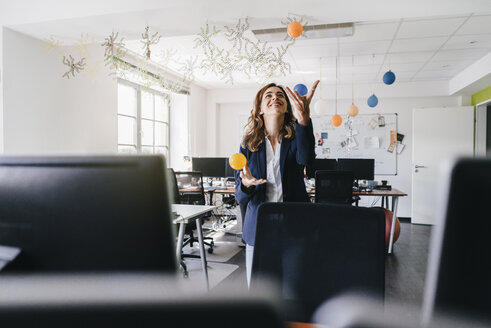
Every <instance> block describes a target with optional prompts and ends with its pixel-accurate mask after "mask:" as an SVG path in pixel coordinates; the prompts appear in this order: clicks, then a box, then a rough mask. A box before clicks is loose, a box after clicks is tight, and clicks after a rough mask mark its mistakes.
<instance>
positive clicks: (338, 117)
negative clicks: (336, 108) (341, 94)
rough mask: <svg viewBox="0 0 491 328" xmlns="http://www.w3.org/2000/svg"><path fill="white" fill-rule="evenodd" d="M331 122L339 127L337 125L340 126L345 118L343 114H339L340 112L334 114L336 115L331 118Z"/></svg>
mask: <svg viewBox="0 0 491 328" xmlns="http://www.w3.org/2000/svg"><path fill="white" fill-rule="evenodd" d="M331 123H332V125H334V126H336V127H337V126H340V125H341V123H343V119H342V118H341V115H339V114H334V115H333V116H332V118H331Z"/></svg>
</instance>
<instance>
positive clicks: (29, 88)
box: [3, 29, 117, 154]
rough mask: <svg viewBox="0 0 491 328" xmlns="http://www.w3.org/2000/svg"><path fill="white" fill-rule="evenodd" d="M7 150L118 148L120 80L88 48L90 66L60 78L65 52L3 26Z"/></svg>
mask: <svg viewBox="0 0 491 328" xmlns="http://www.w3.org/2000/svg"><path fill="white" fill-rule="evenodd" d="M3 41H4V58H3V63H4V81H3V83H4V113H3V114H4V151H5V153H6V154H63V153H65V154H66V153H83V154H87V153H111V152H115V151H117V119H116V113H117V85H116V81H115V80H114V79H113V78H112V77H109V76H108V73H109V72H108V70H107V68H105V67H104V65H103V64H102V58H103V50H104V49H103V48H102V47H100V46H98V45H94V46H91V47H90V48H89V55H88V59H87V63H88V64H87V66H86V67H87V70H93V71H94V72H93V73H92V74H89V73H88V72H87V71H85V72H82V73H80V74H79V75H77V76H76V77H74V78H73V77H72V78H70V79H66V78H62V75H63V73H64V72H65V71H66V68H65V67H66V66H64V65H63V64H62V55H60V54H59V53H57V52H56V51H52V52H47V51H46V44H45V43H44V42H42V41H40V40H37V39H34V38H31V37H28V36H25V35H23V34H20V33H17V32H14V31H12V30H9V29H4V35H3Z"/></svg>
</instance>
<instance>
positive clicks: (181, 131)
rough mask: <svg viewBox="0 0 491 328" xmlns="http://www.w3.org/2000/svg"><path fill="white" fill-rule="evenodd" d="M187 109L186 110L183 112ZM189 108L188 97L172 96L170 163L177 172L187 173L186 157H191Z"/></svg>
mask: <svg viewBox="0 0 491 328" xmlns="http://www.w3.org/2000/svg"><path fill="white" fill-rule="evenodd" d="M183 109H185V110H183ZM188 112H189V106H188V96H187V95H180V94H179V95H172V104H171V110H170V121H171V122H172V124H171V126H170V151H171V153H170V162H169V163H167V165H168V166H170V167H172V168H173V169H174V170H175V171H186V170H187V165H186V164H185V162H184V161H183V158H184V156H189V133H188V132H189V118H188Z"/></svg>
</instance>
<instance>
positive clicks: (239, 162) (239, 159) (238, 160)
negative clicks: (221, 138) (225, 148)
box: [228, 153, 247, 170]
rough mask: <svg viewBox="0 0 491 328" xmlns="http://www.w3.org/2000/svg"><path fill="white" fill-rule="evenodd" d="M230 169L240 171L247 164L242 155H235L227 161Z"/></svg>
mask: <svg viewBox="0 0 491 328" xmlns="http://www.w3.org/2000/svg"><path fill="white" fill-rule="evenodd" d="M228 163H229V164H230V167H231V168H233V169H234V170H242V169H243V168H244V166H246V164H247V159H246V157H245V156H244V154H242V153H235V154H233V155H232V156H230V158H229V159H228Z"/></svg>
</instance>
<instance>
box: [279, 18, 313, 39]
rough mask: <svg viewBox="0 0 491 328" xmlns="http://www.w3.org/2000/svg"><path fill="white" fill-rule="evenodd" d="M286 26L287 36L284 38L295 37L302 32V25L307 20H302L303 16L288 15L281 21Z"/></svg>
mask: <svg viewBox="0 0 491 328" xmlns="http://www.w3.org/2000/svg"><path fill="white" fill-rule="evenodd" d="M281 23H282V24H283V25H285V26H286V32H287V34H288V35H287V36H285V39H296V38H298V37H299V36H301V35H302V34H303V26H304V25H307V22H304V17H303V16H301V17H300V18H299V17H297V16H296V15H295V16H289V17H287V18H286V20H285V21H282V22H281Z"/></svg>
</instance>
